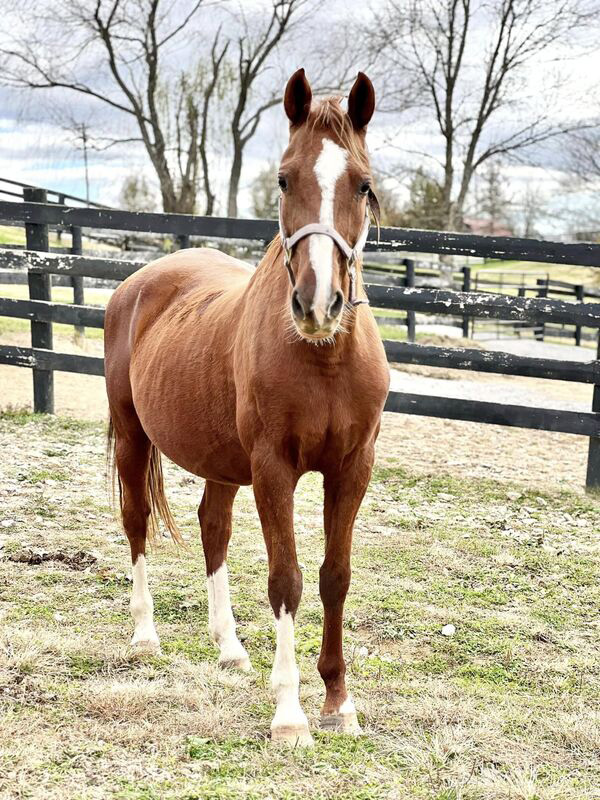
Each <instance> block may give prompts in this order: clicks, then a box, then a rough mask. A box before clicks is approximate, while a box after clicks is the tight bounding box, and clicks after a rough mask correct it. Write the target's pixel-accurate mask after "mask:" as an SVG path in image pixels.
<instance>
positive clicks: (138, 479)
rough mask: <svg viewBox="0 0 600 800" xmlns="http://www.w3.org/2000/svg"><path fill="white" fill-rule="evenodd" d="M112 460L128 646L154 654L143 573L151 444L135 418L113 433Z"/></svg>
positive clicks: (151, 615) (155, 645) (157, 645)
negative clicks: (126, 556)
mask: <svg viewBox="0 0 600 800" xmlns="http://www.w3.org/2000/svg"><path fill="white" fill-rule="evenodd" d="M113 437H114V459H115V466H116V469H117V471H118V475H119V483H120V501H121V518H122V522H123V528H124V530H125V534H126V535H127V538H128V540H129V546H130V548H131V563H132V570H131V571H132V578H133V588H132V592H131V600H130V605H129V608H130V612H131V616H132V617H133V621H134V625H135V628H134V633H133V638H132V640H131V644H132V646H134V647H136V649H139V650H149V651H155V650H158V649H159V648H160V642H159V639H158V635H157V633H156V628H155V627H154V605H153V602H152V596H151V594H150V591H149V589H148V577H147V572H146V538H147V532H148V520H149V517H150V512H151V500H150V496H149V489H148V481H149V476H150V459H151V447H152V446H151V443H150V440H149V439H148V437H147V436H146V434H145V433H144V431H143V429H142V427H141V425H140V423H139V420H137V417H132V418H131V419H130V420H128V421H127V425H123V423H122V422H121V424H120V425H119V427H118V429H117V428H115V429H114V432H113V427H112V420H111V425H110V429H109V443H110V439H111V438H113Z"/></svg>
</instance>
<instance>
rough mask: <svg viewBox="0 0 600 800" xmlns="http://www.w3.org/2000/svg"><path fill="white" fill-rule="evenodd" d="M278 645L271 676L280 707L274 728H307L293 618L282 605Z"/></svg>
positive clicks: (275, 717)
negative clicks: (301, 702) (297, 662)
mask: <svg viewBox="0 0 600 800" xmlns="http://www.w3.org/2000/svg"><path fill="white" fill-rule="evenodd" d="M275 631H276V634H277V646H276V649H275V661H274V662H273V672H272V673H271V686H272V687H273V691H274V692H275V700H276V702H277V708H276V710H275V716H274V717H273V722H271V728H272V729H273V728H280V727H287V726H291V727H294V728H295V727H305V726H306V727H307V728H308V720H307V719H306V714H305V713H304V711H302V708H301V707H300V699H299V689H300V673H299V672H298V667H297V666H296V654H295V651H294V619H293V617H292V615H291V614H288V613H287V612H286V610H285V605H282V606H281V611H280V612H279V619H275Z"/></svg>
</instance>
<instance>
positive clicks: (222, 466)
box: [130, 335, 252, 485]
mask: <svg viewBox="0 0 600 800" xmlns="http://www.w3.org/2000/svg"><path fill="white" fill-rule="evenodd" d="M201 341H202V337H201V335H199V336H198V342H200V343H201ZM186 342H187V344H186ZM217 352H219V351H217ZM130 378H131V385H132V392H133V401H134V405H135V409H136V412H137V414H138V416H139V418H140V421H141V423H142V427H143V428H144V430H145V431H146V434H147V435H148V436H149V438H150V440H151V441H152V442H153V443H154V444H155V445H156V446H157V447H158V448H159V450H160V451H161V452H162V453H164V454H165V455H166V456H167V458H169V459H170V460H171V461H173V462H174V463H175V464H178V465H179V466H180V467H183V469H185V470H187V471H188V472H191V473H193V474H194V475H199V476H200V477H202V478H206V479H207V480H212V481H218V482H220V483H231V484H238V485H246V484H249V483H251V482H252V477H251V470H250V461H249V459H248V456H247V454H246V452H245V450H244V449H243V447H242V445H241V443H240V440H239V437H238V433H237V426H236V408H235V386H234V384H233V380H232V375H231V364H230V363H229V361H228V359H227V358H226V357H225V356H224V355H223V354H221V357H219V358H217V357H216V354H215V351H214V348H213V347H211V343H210V342H206V343H205V346H202V345H199V346H198V347H194V348H192V349H190V342H189V338H187V337H186V336H185V335H181V336H175V337H170V339H169V341H157V340H156V339H155V338H154V337H153V338H152V339H149V340H148V342H144V343H140V345H139V346H138V348H136V353H135V357H134V359H132V363H131V367H130Z"/></svg>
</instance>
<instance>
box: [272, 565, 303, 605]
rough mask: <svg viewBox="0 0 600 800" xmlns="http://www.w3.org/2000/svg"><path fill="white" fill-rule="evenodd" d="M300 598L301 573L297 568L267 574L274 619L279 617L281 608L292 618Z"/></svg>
mask: <svg viewBox="0 0 600 800" xmlns="http://www.w3.org/2000/svg"><path fill="white" fill-rule="evenodd" d="M301 596H302V572H301V570H300V569H299V568H298V567H297V566H295V567H289V568H287V569H285V570H281V569H280V570H276V571H273V572H271V573H270V574H269V600H270V602H271V608H272V609H273V613H274V614H275V616H276V617H279V614H280V612H281V607H282V606H285V610H286V612H288V613H289V614H291V615H292V617H294V616H295V614H296V610H297V608H298V606H299V605H300V598H301Z"/></svg>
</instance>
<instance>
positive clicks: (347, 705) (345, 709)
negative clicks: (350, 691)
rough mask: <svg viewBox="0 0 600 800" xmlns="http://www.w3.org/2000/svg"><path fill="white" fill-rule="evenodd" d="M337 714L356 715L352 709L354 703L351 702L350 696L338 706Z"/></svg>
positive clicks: (353, 708)
mask: <svg viewBox="0 0 600 800" xmlns="http://www.w3.org/2000/svg"><path fill="white" fill-rule="evenodd" d="M338 714H356V708H355V707H354V701H353V700H352V698H351V697H350V695H348V697H347V698H346V699H345V700H344V702H343V703H342V705H341V706H340V709H339V711H338Z"/></svg>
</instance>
